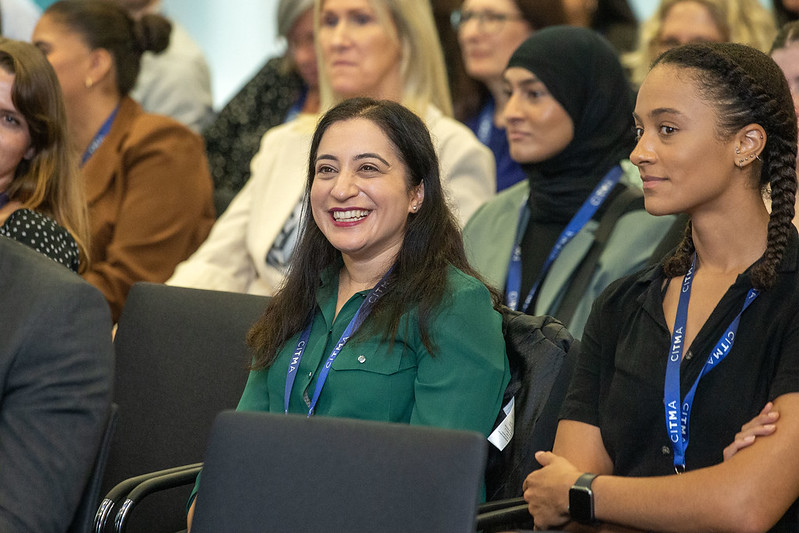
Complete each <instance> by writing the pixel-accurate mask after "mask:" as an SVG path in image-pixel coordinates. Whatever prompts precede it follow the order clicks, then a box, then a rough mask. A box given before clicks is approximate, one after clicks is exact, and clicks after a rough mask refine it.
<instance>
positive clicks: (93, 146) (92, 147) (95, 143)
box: [80, 106, 119, 166]
mask: <svg viewBox="0 0 799 533" xmlns="http://www.w3.org/2000/svg"><path fill="white" fill-rule="evenodd" d="M117 111H119V106H116V107H115V108H114V110H113V111H111V114H110V115H108V118H107V119H105V122H103V125H102V126H100V131H98V132H97V134H96V135H95V136H94V138H93V139H92V142H90V143H89V146H88V148H86V151H85V152H83V157H82V158H81V160H80V166H83V165H85V164H86V161H88V160H89V158H90V157H91V156H92V155H94V152H96V151H97V149H98V148H100V145H101V144H103V140H105V138H106V136H107V135H108V132H109V131H111V126H112V125H113V124H114V119H115V118H116V116H117Z"/></svg>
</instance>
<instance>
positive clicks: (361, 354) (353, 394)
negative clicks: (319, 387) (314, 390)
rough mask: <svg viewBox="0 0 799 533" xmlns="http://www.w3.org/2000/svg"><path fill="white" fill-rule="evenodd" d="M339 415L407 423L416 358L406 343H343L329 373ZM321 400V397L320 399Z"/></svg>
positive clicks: (411, 401)
mask: <svg viewBox="0 0 799 533" xmlns="http://www.w3.org/2000/svg"><path fill="white" fill-rule="evenodd" d="M329 380H330V383H329V385H332V386H333V388H334V389H335V390H336V391H338V392H337V394H336V398H337V399H336V402H342V403H338V405H336V406H331V407H333V409H335V410H336V411H338V410H339V409H341V412H340V413H339V416H351V417H355V418H365V419H373V420H384V421H391V422H407V421H409V420H410V413H411V410H412V408H413V398H414V392H413V388H414V382H415V380H416V357H415V355H414V353H413V351H412V350H410V349H408V347H407V346H406V345H405V343H403V342H401V341H395V342H394V344H393V345H391V344H390V343H388V342H379V341H366V342H357V341H356V342H354V343H353V345H352V346H346V347H345V348H344V349H343V350H342V351H341V353H340V354H339V356H338V357H337V358H336V360H335V361H333V364H332V366H331V372H330V376H329ZM343 397H346V400H343ZM320 400H321V398H320Z"/></svg>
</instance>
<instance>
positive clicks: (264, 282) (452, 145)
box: [167, 106, 496, 295]
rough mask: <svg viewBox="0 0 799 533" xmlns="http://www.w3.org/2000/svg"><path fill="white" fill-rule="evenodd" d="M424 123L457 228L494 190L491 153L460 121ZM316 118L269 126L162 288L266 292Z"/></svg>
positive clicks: (432, 112)
mask: <svg viewBox="0 0 799 533" xmlns="http://www.w3.org/2000/svg"><path fill="white" fill-rule="evenodd" d="M425 119H426V123H427V127H428V128H429V129H430V133H431V135H432V138H433V143H434V145H435V147H436V151H437V152H438V155H439V160H440V162H441V168H442V173H441V175H442V182H443V186H444V190H445V193H446V194H447V195H448V197H449V198H450V204H451V205H452V206H453V208H454V210H455V212H456V215H457V217H458V220H459V221H460V223H461V225H463V224H464V223H465V222H466V220H468V218H469V217H470V216H471V214H472V213H474V211H475V210H476V209H477V208H478V207H479V206H480V205H481V204H483V203H484V202H485V201H486V200H488V199H489V198H491V196H492V195H493V194H494V191H495V189H496V177H495V167H494V157H493V155H492V154H491V151H490V150H489V149H488V148H486V147H485V146H484V145H482V144H481V143H480V141H478V140H477V138H476V137H475V136H474V134H473V133H472V132H471V131H470V130H469V129H468V128H467V127H466V126H464V125H463V124H461V123H459V122H457V121H455V120H453V119H451V118H448V117H445V116H444V115H443V114H442V113H441V111H439V110H438V109H436V108H434V107H432V106H430V107H429V108H428V110H427V113H426V114H425ZM316 120H317V116H316V115H301V116H299V117H298V118H297V119H295V120H293V121H291V122H288V123H286V124H282V125H280V126H277V127H275V128H272V129H271V130H269V131H268V132H266V135H264V137H263V139H262V140H261V148H260V150H259V151H258V153H257V154H256V155H255V157H254V158H253V160H252V163H251V165H250V166H251V170H252V176H251V178H250V180H249V181H248V182H247V184H246V185H245V186H244V188H243V189H242V190H241V191H240V192H239V194H238V195H236V197H235V198H234V199H233V201H232V202H231V204H230V206H229V207H228V208H227V210H226V211H225V212H224V213H223V215H222V216H221V217H220V218H219V220H217V222H216V224H215V225H214V227H213V228H212V229H211V234H210V235H209V236H208V239H207V240H206V241H205V243H203V244H202V246H200V248H199V249H198V250H197V251H196V252H195V253H194V255H192V256H191V257H189V258H188V259H187V260H186V261H184V262H183V263H181V264H179V265H178V266H177V268H176V269H175V273H174V274H173V275H172V277H171V278H170V279H169V280H168V281H167V283H168V284H170V285H179V286H183V287H194V288H198V289H213V290H222V291H231V292H247V293H251V294H261V295H271V294H273V293H274V292H275V290H276V289H277V287H278V286H279V285H280V283H281V282H282V281H283V277H284V274H285V272H284V270H283V269H281V268H277V267H274V266H271V265H269V264H267V262H266V254H267V253H268V252H269V250H270V248H271V247H272V244H273V243H274V242H275V238H276V237H277V236H278V235H279V234H280V231H281V230H282V229H283V225H284V224H285V222H286V220H287V218H288V217H289V216H290V215H291V212H292V211H293V210H294V208H295V206H296V205H297V203H298V202H299V201H300V198H301V197H302V195H303V193H304V192H305V184H306V179H307V166H308V155H309V154H308V153H309V151H310V146H311V139H312V137H313V130H314V128H315V126H316Z"/></svg>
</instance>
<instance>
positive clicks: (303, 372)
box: [190, 98, 509, 516]
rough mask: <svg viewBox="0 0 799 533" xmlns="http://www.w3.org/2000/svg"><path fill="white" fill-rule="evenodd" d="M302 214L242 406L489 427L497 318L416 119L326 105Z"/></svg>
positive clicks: (500, 370)
mask: <svg viewBox="0 0 799 533" xmlns="http://www.w3.org/2000/svg"><path fill="white" fill-rule="evenodd" d="M303 218H304V220H303V221H302V225H303V227H304V228H305V231H304V233H303V234H302V235H301V237H300V240H299V242H298V244H297V249H296V251H295V256H294V259H293V263H292V267H291V269H290V271H289V275H288V277H287V279H286V283H285V285H284V286H283V288H282V290H280V291H279V292H278V293H276V294H275V296H274V297H273V298H272V300H271V302H270V304H269V306H268V308H267V309H266V312H265V313H264V316H263V317H262V318H261V320H260V321H259V322H258V323H257V324H256V325H255V326H254V327H253V329H252V331H251V332H250V335H249V342H250V344H251V346H252V347H253V348H254V349H255V352H256V355H255V358H254V361H253V365H252V372H251V374H250V377H249V380H248V381H247V386H246V388H245V390H244V394H243V395H242V398H241V401H240V402H239V407H238V408H239V410H258V411H271V412H286V413H301V414H307V415H308V416H311V415H312V414H316V415H320V416H340V417H348V418H359V419H366V420H377V421H385V422H399V423H409V424H419V425H429V426H438V427H446V428H455V429H466V430H472V431H479V432H481V433H483V434H486V435H487V434H488V433H489V432H490V431H491V428H492V425H493V423H494V421H495V419H496V416H497V413H498V412H499V409H500V403H501V401H502V395H503V391H504V389H505V386H506V385H507V382H508V379H509V375H508V364H507V358H506V356H505V344H504V340H503V337H502V325H501V324H502V318H501V316H500V314H499V313H498V312H497V311H496V310H495V305H497V297H496V295H494V294H492V292H491V291H489V289H488V288H487V287H486V286H485V285H484V284H483V282H482V281H480V280H479V279H478V278H476V277H475V274H474V271H473V270H472V269H471V268H470V267H469V265H468V263H467V261H466V259H465V253H464V250H463V244H462V240H461V235H460V231H459V230H458V226H457V222H456V221H455V219H454V217H453V215H452V213H451V212H450V210H449V208H448V207H447V205H446V201H445V198H444V195H443V193H442V188H441V182H440V179H439V167H438V160H437V158H436V153H435V149H434V147H433V144H432V141H431V139H430V134H429V133H428V131H427V129H426V127H425V126H424V123H423V122H422V121H421V119H419V118H418V117H417V116H416V115H414V114H413V113H412V112H410V111H409V110H407V109H406V108H404V107H402V106H401V105H400V104H397V103H393V102H389V101H375V100H372V99H367V98H358V99H352V100H347V101H345V102H343V103H341V104H339V105H338V106H336V107H335V108H333V109H332V110H331V111H329V112H328V113H327V114H326V115H325V116H324V117H323V118H322V120H321V121H320V123H319V126H318V127H317V130H316V132H315V134H314V137H313V141H312V144H311V151H310V158H309V161H308V181H307V186H306V195H305V199H304V205H303ZM200 499H202V496H200ZM201 504H202V503H201ZM190 516H191V512H190Z"/></svg>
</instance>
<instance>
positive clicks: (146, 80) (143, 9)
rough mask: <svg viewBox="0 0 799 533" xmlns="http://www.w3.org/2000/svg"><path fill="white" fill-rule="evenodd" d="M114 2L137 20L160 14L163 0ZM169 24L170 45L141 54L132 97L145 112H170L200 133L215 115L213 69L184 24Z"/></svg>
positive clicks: (164, 113)
mask: <svg viewBox="0 0 799 533" xmlns="http://www.w3.org/2000/svg"><path fill="white" fill-rule="evenodd" d="M115 1H116V3H117V4H119V5H120V6H121V7H122V8H123V9H125V10H126V11H127V12H128V14H129V15H130V16H131V17H133V18H134V19H136V20H138V19H140V18H141V17H143V16H144V15H147V14H160V13H161V0H115ZM169 23H170V25H171V26H172V31H171V32H170V34H169V45H168V46H167V47H166V48H165V49H164V50H163V51H161V52H158V53H154V52H155V51H154V50H153V51H150V50H147V51H145V52H144V53H143V54H142V58H141V68H140V71H139V77H138V78H137V79H136V85H134V86H133V89H132V90H131V91H130V97H131V98H133V99H134V100H136V101H137V102H139V104H140V105H141V106H142V108H143V109H144V110H145V111H146V112H148V113H158V114H159V115H167V116H169V117H172V118H174V119H175V120H177V121H179V122H182V123H183V124H185V125H186V126H188V127H189V128H191V129H192V130H194V131H195V132H198V133H199V132H200V131H202V129H203V128H204V127H205V126H207V125H208V124H209V123H210V122H211V120H212V119H213V115H214V108H213V105H214V101H213V96H212V94H211V71H210V70H209V68H208V63H207V62H206V60H205V55H204V54H203V51H202V49H201V48H200V47H199V46H198V45H197V43H195V42H194V40H193V39H192V38H191V36H190V35H189V33H188V32H187V31H186V30H185V29H184V28H183V26H181V25H180V24H178V23H176V22H175V21H173V20H170V21H169Z"/></svg>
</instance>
